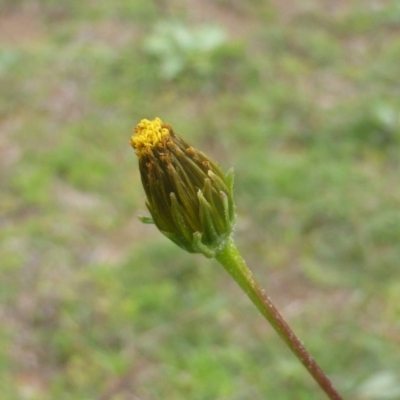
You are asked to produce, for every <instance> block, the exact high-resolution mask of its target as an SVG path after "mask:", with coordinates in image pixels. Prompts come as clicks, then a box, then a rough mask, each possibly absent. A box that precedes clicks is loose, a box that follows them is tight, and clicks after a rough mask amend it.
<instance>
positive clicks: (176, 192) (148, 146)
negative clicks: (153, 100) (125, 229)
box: [130, 118, 235, 257]
mask: <svg viewBox="0 0 400 400" xmlns="http://www.w3.org/2000/svg"><path fill="white" fill-rule="evenodd" d="M130 144H131V146H132V147H133V148H134V150H135V152H136V155H137V156H138V159H139V169H140V175H141V179H142V184H143V187H144V190H145V193H146V197H147V202H146V205H147V208H148V209H149V211H150V214H151V216H152V220H151V222H154V224H155V225H156V226H157V228H158V229H159V230H160V231H161V232H162V233H163V234H164V235H165V236H167V237H168V238H169V239H171V240H172V241H173V242H175V243H176V244H177V245H179V246H180V247H182V248H183V249H185V250H187V251H189V252H190V253H203V254H205V255H206V256H207V257H213V256H214V254H215V251H216V250H217V249H218V248H219V247H220V246H221V245H222V244H223V243H224V242H225V241H226V240H227V239H228V238H229V236H230V235H231V233H232V231H233V226H234V221H235V210H234V208H235V206H234V201H233V172H232V171H230V172H228V174H227V175H226V176H225V175H224V174H223V173H222V171H221V169H220V167H219V166H218V165H217V164H216V163H215V162H213V161H212V160H211V159H209V158H208V157H207V156H206V155H205V154H204V153H202V152H200V151H198V150H196V149H195V148H193V147H191V146H190V145H189V144H187V143H186V142H185V141H184V140H183V139H182V138H181V137H180V136H178V135H177V134H175V132H174V131H173V129H172V127H171V125H169V124H166V123H164V122H162V121H161V119H160V118H155V119H154V120H152V121H149V120H147V119H143V120H141V121H140V122H139V124H138V125H137V126H136V128H135V130H134V134H133V136H132V138H131V140H130ZM145 221H147V220H145Z"/></svg>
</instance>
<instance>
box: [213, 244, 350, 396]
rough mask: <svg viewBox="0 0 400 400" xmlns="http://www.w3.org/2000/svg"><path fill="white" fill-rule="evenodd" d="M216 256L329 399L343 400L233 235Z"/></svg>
mask: <svg viewBox="0 0 400 400" xmlns="http://www.w3.org/2000/svg"><path fill="white" fill-rule="evenodd" d="M215 258H216V259H217V260H218V261H219V262H220V264H222V265H223V267H224V268H225V269H226V270H227V271H228V272H229V274H230V275H231V276H232V277H233V279H235V281H236V282H237V284H238V285H239V286H240V287H241V288H242V289H243V290H244V291H245V293H246V294H247V296H248V297H249V298H250V300H251V301H252V302H253V304H254V305H255V306H256V307H257V308H258V309H259V310H260V311H261V314H263V315H264V317H265V318H266V319H267V320H268V322H269V323H270V324H271V325H272V327H273V328H274V329H275V331H276V332H277V333H278V335H279V336H280V337H281V338H282V339H283V340H284V342H285V343H286V344H287V346H288V347H289V348H290V350H292V352H293V353H294V354H295V355H296V357H297V358H298V359H299V360H300V362H301V363H302V364H303V365H304V366H305V367H306V369H307V370H308V371H309V373H310V374H311V376H312V377H313V378H314V379H315V381H316V382H317V383H318V384H319V386H320V387H321V389H322V390H324V392H325V393H326V394H327V395H328V397H329V399H331V400H343V398H342V397H341V396H340V394H339V393H338V392H337V391H336V389H335V388H334V387H333V385H332V383H331V381H330V380H329V378H328V377H327V376H326V375H325V373H324V372H323V371H322V369H321V368H320V367H319V365H318V364H317V363H316V362H315V360H314V359H313V358H312V357H311V355H310V353H309V352H308V351H307V350H306V348H305V347H304V346H303V345H302V343H301V342H300V340H299V339H298V338H297V336H296V335H295V334H294V332H293V331H292V329H291V328H290V327H289V325H288V324H287V323H286V321H285V320H284V319H283V317H282V316H281V314H280V313H279V311H278V310H277V308H276V307H275V306H274V304H273V303H272V302H271V300H270V298H269V297H268V296H267V295H266V294H265V292H264V290H263V289H261V287H260V286H259V285H258V283H257V282H256V280H255V279H254V276H253V274H252V273H251V271H250V269H249V268H248V267H247V265H246V263H245V261H244V260H243V258H242V257H241V255H240V253H239V251H238V250H237V248H236V246H235V243H234V241H233V240H232V239H231V238H230V239H229V240H227V242H226V244H225V245H224V246H223V247H222V248H221V249H220V250H219V251H218V252H217V254H216V256H215Z"/></svg>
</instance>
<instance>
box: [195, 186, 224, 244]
mask: <svg viewBox="0 0 400 400" xmlns="http://www.w3.org/2000/svg"><path fill="white" fill-rule="evenodd" d="M197 197H198V199H199V204H200V209H199V216H200V222H201V226H202V227H203V229H204V233H205V236H206V240H207V242H210V243H216V242H218V239H219V235H218V232H217V231H216V229H215V226H214V222H213V218H212V217H211V206H210V204H209V203H208V202H207V200H206V199H205V197H204V195H203V192H202V191H201V190H199V191H198V192H197Z"/></svg>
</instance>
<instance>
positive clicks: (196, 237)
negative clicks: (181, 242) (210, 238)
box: [193, 232, 215, 258]
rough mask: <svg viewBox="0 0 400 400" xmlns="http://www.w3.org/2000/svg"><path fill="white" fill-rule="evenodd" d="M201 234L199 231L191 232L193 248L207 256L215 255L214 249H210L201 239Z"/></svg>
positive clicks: (212, 256)
mask: <svg viewBox="0 0 400 400" xmlns="http://www.w3.org/2000/svg"><path fill="white" fill-rule="evenodd" d="M201 237H202V234H201V233H200V232H195V233H193V248H194V249H196V252H197V253H203V254H204V255H205V256H206V257H207V258H214V257H215V250H213V249H211V248H210V247H208V246H207V245H205V244H204V243H203V242H202V241H201Z"/></svg>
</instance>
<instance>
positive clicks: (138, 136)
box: [130, 118, 169, 153]
mask: <svg viewBox="0 0 400 400" xmlns="http://www.w3.org/2000/svg"><path fill="white" fill-rule="evenodd" d="M168 135H169V130H168V129H167V128H165V127H164V123H163V122H162V121H161V119H160V118H155V119H153V120H152V121H150V120H148V119H142V120H141V121H140V122H139V123H138V125H137V126H136V128H135V131H134V134H133V135H132V137H131V141H130V144H131V146H132V147H133V148H134V149H135V150H136V153H140V152H141V151H143V150H145V149H147V148H152V147H154V146H156V145H157V144H158V143H159V142H161V141H163V140H164V139H165V138H166V137H167V136H168Z"/></svg>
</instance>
